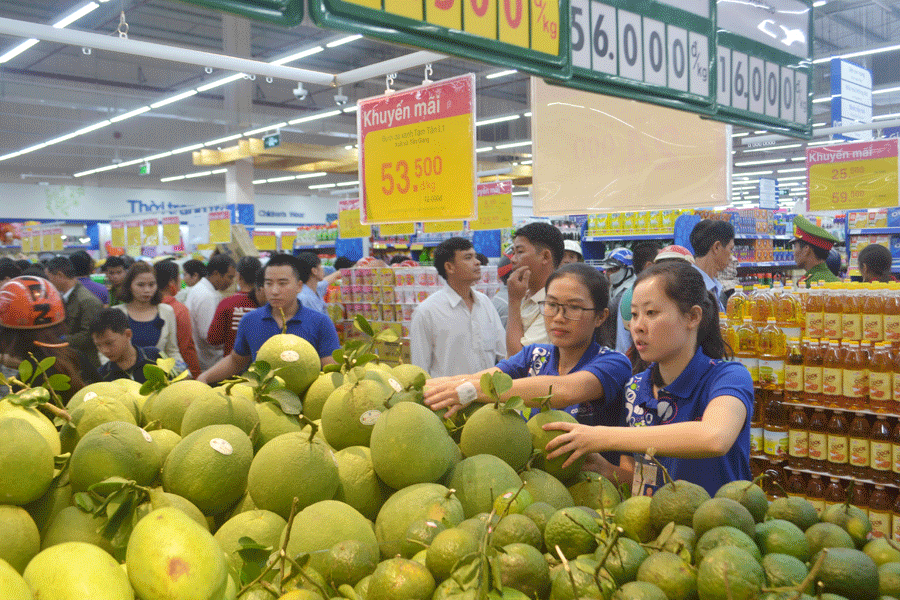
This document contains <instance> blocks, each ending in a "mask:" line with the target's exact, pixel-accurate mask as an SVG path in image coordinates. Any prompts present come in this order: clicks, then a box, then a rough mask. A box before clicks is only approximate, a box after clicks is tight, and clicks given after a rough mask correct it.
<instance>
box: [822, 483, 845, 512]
mask: <svg viewBox="0 0 900 600" xmlns="http://www.w3.org/2000/svg"><path fill="white" fill-rule="evenodd" d="M846 501H847V496H846V490H844V486H842V485H841V481H840V480H839V479H835V478H834V477H829V478H828V487H826V488H825V510H828V509H829V508H831V507H832V506H834V505H836V504H843V503H844V502H846Z"/></svg>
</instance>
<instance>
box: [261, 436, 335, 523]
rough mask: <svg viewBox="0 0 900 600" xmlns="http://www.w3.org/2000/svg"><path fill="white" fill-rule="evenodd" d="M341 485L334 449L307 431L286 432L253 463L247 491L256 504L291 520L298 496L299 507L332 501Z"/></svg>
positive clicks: (299, 508)
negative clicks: (292, 507)
mask: <svg viewBox="0 0 900 600" xmlns="http://www.w3.org/2000/svg"><path fill="white" fill-rule="evenodd" d="M339 485H340V477H339V475H338V467H337V461H336V460H335V458H334V454H333V453H332V452H331V449H330V448H329V447H328V446H326V445H325V443H324V442H322V441H321V440H319V438H318V437H314V438H313V440H312V441H311V442H310V441H309V437H308V436H307V435H305V434H304V433H301V432H297V433H285V434H283V435H280V436H278V437H276V438H275V439H274V440H272V441H271V442H269V443H268V444H266V445H265V446H263V447H262V448H261V449H260V450H259V452H257V453H256V456H255V457H254V458H253V463H252V464H251V465H250V474H249V477H248V480H247V490H248V491H249V492H250V497H251V498H252V499H253V503H254V504H255V505H256V506H257V507H258V508H261V509H264V510H271V511H272V512H274V513H277V514H279V515H281V517H282V518H284V519H287V518H288V517H289V516H290V514H291V504H292V503H293V500H294V497H296V498H298V500H299V505H298V510H303V509H304V508H306V507H307V506H310V505H311V504H315V503H316V502H320V501H322V500H331V499H332V498H334V495H335V494H336V493H337V490H338V486H339Z"/></svg>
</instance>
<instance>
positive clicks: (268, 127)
mask: <svg viewBox="0 0 900 600" xmlns="http://www.w3.org/2000/svg"><path fill="white" fill-rule="evenodd" d="M282 127H287V122H283V123H276V124H275V125H266V126H265V127H257V128H256V129H251V130H250V131H245V132H244V135H245V136H247V137H250V136H251V135H256V134H257V133H263V132H265V131H272V130H274V129H280V128H282ZM273 133H274V132H273Z"/></svg>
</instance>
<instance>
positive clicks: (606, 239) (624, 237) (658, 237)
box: [581, 232, 675, 242]
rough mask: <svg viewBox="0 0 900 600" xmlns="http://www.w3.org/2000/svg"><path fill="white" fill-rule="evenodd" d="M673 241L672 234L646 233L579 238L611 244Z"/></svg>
mask: <svg viewBox="0 0 900 600" xmlns="http://www.w3.org/2000/svg"><path fill="white" fill-rule="evenodd" d="M671 239H675V234H674V232H671V233H647V234H640V235H586V236H584V237H583V238H581V241H582V242H612V241H616V240H623V241H627V240H671Z"/></svg>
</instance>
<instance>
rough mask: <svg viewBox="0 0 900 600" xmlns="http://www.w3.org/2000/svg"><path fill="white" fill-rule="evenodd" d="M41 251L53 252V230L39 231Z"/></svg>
mask: <svg viewBox="0 0 900 600" xmlns="http://www.w3.org/2000/svg"><path fill="white" fill-rule="evenodd" d="M41 249H42V250H43V251H44V252H50V251H51V250H53V230H52V229H41Z"/></svg>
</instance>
